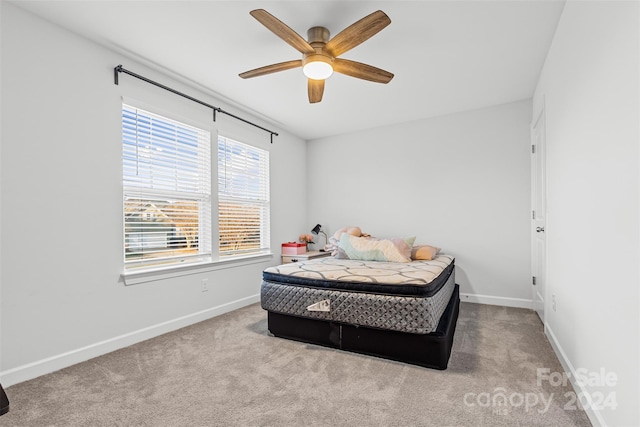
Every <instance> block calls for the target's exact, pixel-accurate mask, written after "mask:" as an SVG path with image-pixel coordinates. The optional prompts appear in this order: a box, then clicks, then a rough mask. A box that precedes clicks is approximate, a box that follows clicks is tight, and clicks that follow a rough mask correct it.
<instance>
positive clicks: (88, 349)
mask: <svg viewBox="0 0 640 427" xmlns="http://www.w3.org/2000/svg"><path fill="white" fill-rule="evenodd" d="M259 301H260V295H258V294H256V295H252V296H249V297H246V298H242V299H239V300H236V301H232V302H230V303H226V304H222V305H219V306H216V307H211V308H208V309H206V310H202V311H198V312H196V313H191V314H188V315H186V316H182V317H178V318H177V319H172V320H168V321H166V322H162V323H159V324H157V325H153V326H149V327H146V328H143V329H139V330H137V331H133V332H129V333H127V334H124V335H120V336H117V337H114V338H110V339H108V340H104V341H100V342H97V343H94V344H90V345H88V346H85V347H82V348H78V349H76V350H71V351H68V352H66V353H63V354H59V355H56V356H52V357H48V358H46V359H42V360H38V361H36V362H32V363H28V364H26V365H22V366H18V367H16V368H12V369H9V370H7V371H4V372H0V380H1V382H2V385H3V387H5V388H7V387H9V386H11V385H13V384H18V383H21V382H23V381H28V380H31V379H33V378H36V377H39V376H41V375H45V374H49V373H51V372H55V371H57V370H60V369H63V368H66V367H68V366H71V365H75V364H76V363H80V362H84V361H86V360H89V359H92V358H94V357H98V356H101V355H103V354H107V353H110V352H112V351H115V350H118V349H121V348H124V347H127V346H130V345H132V344H136V343H139V342H141V341H144V340H147V339H149V338H153V337H157V336H159V335H162V334H166V333H167V332H171V331H175V330H177V329H180V328H184V327H185V326H189V325H193V324H194V323H198V322H202V321H203V320H207V319H210V318H212V317H216V316H220V315H221V314H224V313H228V312H230V311H233V310H237V309H239V308H242V307H245V306H247V305H250V304H253V303H256V302H259Z"/></svg>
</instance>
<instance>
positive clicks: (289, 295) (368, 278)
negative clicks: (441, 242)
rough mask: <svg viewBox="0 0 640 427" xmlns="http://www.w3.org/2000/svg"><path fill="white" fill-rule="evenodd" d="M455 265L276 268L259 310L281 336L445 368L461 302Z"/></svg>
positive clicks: (443, 259) (349, 263)
mask: <svg viewBox="0 0 640 427" xmlns="http://www.w3.org/2000/svg"><path fill="white" fill-rule="evenodd" d="M454 261H455V260H454V258H453V257H452V256H450V255H445V254H440V255H437V256H435V258H434V259H432V260H417V261H411V262H380V261H363V260H353V259H337V258H335V257H327V258H319V259H311V260H308V261H304V262H297V263H290V264H283V265H279V266H275V267H270V268H267V269H265V270H264V271H263V280H262V285H261V291H260V295H261V306H262V308H263V309H265V310H267V319H268V328H269V332H270V333H271V334H273V335H274V336H276V337H281V338H287V339H293V340H297V341H302V342H307V343H313V344H318V345H323V346H327V347H332V348H338V349H342V350H347V351H352V352H357V353H363V354H369V355H373V356H378V357H383V358H387V359H392V360H398V361H402V362H406V363H411V364H415V365H420V366H424V367H429V368H435V369H446V368H447V364H448V361H449V356H450V354H451V347H452V344H453V335H454V332H455V327H456V321H457V318H458V311H459V304H460V298H459V291H458V285H456V284H455V265H454Z"/></svg>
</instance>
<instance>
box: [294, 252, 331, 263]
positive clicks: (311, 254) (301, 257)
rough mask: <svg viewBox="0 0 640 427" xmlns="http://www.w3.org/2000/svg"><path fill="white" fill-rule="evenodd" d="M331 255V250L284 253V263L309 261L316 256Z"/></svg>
mask: <svg viewBox="0 0 640 427" xmlns="http://www.w3.org/2000/svg"><path fill="white" fill-rule="evenodd" d="M327 256H331V252H320V251H309V252H306V253H303V254H299V255H285V254H282V263H283V264H289V263H290V262H298V261H307V260H309V259H314V258H324V257H327Z"/></svg>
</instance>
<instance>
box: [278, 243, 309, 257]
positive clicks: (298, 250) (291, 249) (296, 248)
mask: <svg viewBox="0 0 640 427" xmlns="http://www.w3.org/2000/svg"><path fill="white" fill-rule="evenodd" d="M305 253H307V245H306V244H305V243H296V242H287V243H283V244H282V255H300V254H305Z"/></svg>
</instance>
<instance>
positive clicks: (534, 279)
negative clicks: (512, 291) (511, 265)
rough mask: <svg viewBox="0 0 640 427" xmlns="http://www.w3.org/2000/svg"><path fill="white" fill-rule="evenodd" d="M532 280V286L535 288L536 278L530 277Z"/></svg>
mask: <svg viewBox="0 0 640 427" xmlns="http://www.w3.org/2000/svg"><path fill="white" fill-rule="evenodd" d="M532 279H533V286H535V285H536V276H532Z"/></svg>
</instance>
